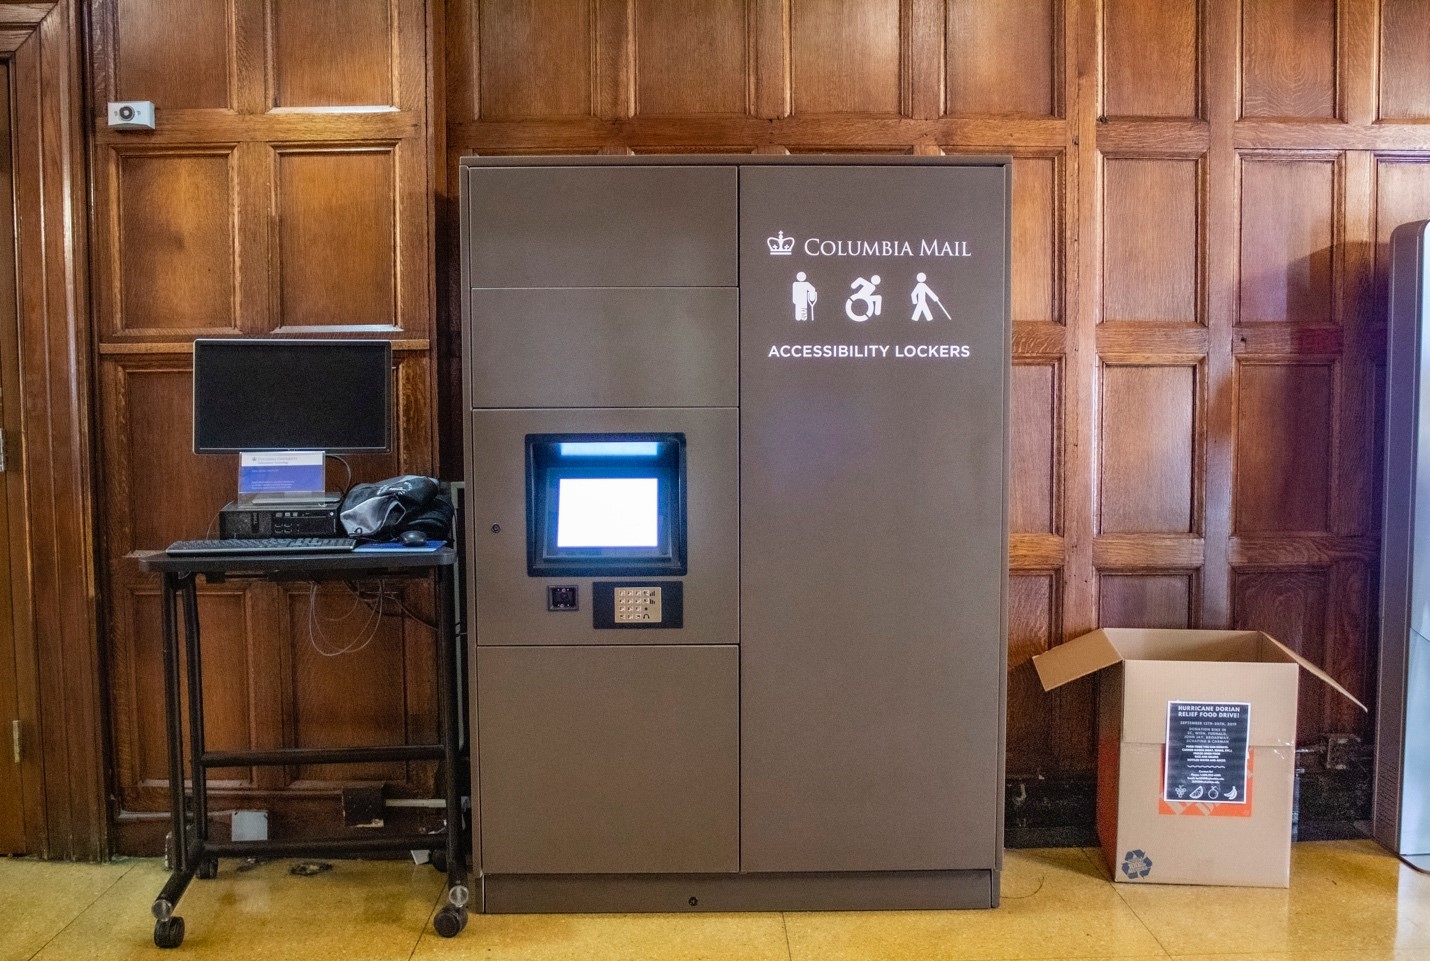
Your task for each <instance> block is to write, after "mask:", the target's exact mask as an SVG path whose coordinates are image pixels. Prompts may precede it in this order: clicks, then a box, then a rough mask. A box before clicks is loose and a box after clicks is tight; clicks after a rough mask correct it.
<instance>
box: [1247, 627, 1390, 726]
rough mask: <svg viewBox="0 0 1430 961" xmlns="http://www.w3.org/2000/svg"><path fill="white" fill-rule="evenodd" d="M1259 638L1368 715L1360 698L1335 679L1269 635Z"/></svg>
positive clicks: (1368, 709)
mask: <svg viewBox="0 0 1430 961" xmlns="http://www.w3.org/2000/svg"><path fill="white" fill-rule="evenodd" d="M1261 636H1262V638H1263V639H1264V640H1265V641H1266V642H1267V643H1268V644H1272V645H1274V646H1275V649H1276V650H1277V651H1279V652H1280V653H1282V654H1284V655H1286V657H1287V658H1289V659H1290V660H1292V661H1293V662H1295V663H1296V664H1298V665H1300V667H1301V670H1303V671H1305V672H1306V673H1307V674H1310V675H1312V676H1313V677H1317V678H1320V679H1321V680H1322V681H1324V682H1325V683H1326V684H1329V685H1330V686H1331V687H1332V688H1333V689H1334V690H1335V691H1337V692H1338V693H1339V694H1340V695H1341V696H1342V697H1344V698H1346V699H1347V700H1348V701H1350V702H1351V703H1352V704H1354V705H1355V706H1356V707H1358V708H1360V709H1361V710H1362V711H1365V712H1366V713H1367V714H1369V713H1370V708H1368V707H1366V706H1365V705H1364V704H1362V703H1361V702H1360V698H1358V697H1356V696H1355V695H1354V694H1352V693H1351V692H1350V691H1347V690H1346V689H1345V688H1343V687H1341V686H1340V685H1339V684H1337V683H1336V681H1335V679H1334V678H1332V677H1331V675H1329V674H1327V673H1326V672H1325V671H1323V670H1321V669H1320V668H1319V667H1317V666H1316V665H1314V664H1312V663H1311V662H1310V661H1308V660H1306V659H1305V658H1304V657H1302V656H1301V655H1300V654H1297V653H1296V652H1295V651H1293V650H1291V648H1289V647H1287V646H1286V645H1285V644H1282V643H1281V642H1280V641H1278V640H1277V639H1276V638H1274V637H1272V636H1271V635H1270V634H1262V635H1261Z"/></svg>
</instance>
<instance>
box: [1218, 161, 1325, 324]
mask: <svg viewBox="0 0 1430 961" xmlns="http://www.w3.org/2000/svg"><path fill="white" fill-rule="evenodd" d="M1335 213H1336V164H1335V162H1334V161H1332V160H1298V159H1289V158H1284V157H1271V158H1263V157H1257V156H1251V157H1246V158H1244V160H1243V163H1242V167H1241V248H1240V255H1241V277H1240V295H1241V296H1240V304H1239V306H1240V320H1241V322H1242V323H1257V322H1263V321H1272V322H1291V323H1304V324H1329V323H1331V322H1332V320H1333V319H1334V304H1333V301H1332V263H1333V260H1332V254H1333V250H1332V245H1333V244H1334V242H1335Z"/></svg>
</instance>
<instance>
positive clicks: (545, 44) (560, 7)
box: [476, 0, 596, 120]
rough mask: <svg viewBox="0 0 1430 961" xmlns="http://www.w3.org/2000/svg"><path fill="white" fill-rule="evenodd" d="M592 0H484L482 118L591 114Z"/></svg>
mask: <svg viewBox="0 0 1430 961" xmlns="http://www.w3.org/2000/svg"><path fill="white" fill-rule="evenodd" d="M595 5H596V4H595V0H590V2H586V0H483V2H482V3H480V4H476V7H477V17H478V21H477V31H478V38H479V41H478V42H479V43H480V44H481V56H480V57H478V61H477V62H478V69H479V71H480V76H479V79H478V82H477V97H478V100H477V103H478V105H479V106H478V110H479V114H480V116H481V117H482V118H483V119H485V120H512V119H519V118H523V117H574V116H583V115H590V114H591V113H592V112H593V109H594V108H593V105H592V83H593V80H594V78H593V76H592V60H593V56H592V54H593V52H594V51H592V49H591V36H592V29H593V22H592V17H593V8H594V7H595Z"/></svg>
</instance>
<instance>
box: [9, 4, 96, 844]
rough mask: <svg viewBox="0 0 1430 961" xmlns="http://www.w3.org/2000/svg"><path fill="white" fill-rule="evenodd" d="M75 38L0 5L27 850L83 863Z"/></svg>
mask: <svg viewBox="0 0 1430 961" xmlns="http://www.w3.org/2000/svg"><path fill="white" fill-rule="evenodd" d="M21 31H23V32H24V33H25V36H23V37H21V36H20V32H21ZM80 31H81V26H80V11H79V5H78V3H76V2H75V0H61V2H58V3H29V4H5V5H0V36H3V38H4V42H5V45H6V49H7V50H8V51H9V57H10V60H11V64H12V70H13V73H12V84H13V88H14V110H15V131H16V138H15V139H16V144H15V184H16V189H15V195H16V225H17V238H16V239H17V252H18V273H19V308H20V309H19V318H20V342H21V378H22V398H21V403H22V406H23V410H24V418H25V425H26V427H25V437H24V453H23V458H22V460H23V469H24V471H25V486H26V489H27V491H28V498H27V505H26V506H27V509H28V524H29V533H30V579H31V589H32V599H33V605H32V609H33V612H34V615H33V629H34V637H35V641H36V643H35V655H36V661H37V666H38V680H39V683H38V687H39V690H38V699H37V700H38V714H39V730H40V747H41V756H42V766H43V784H44V798H45V805H44V806H45V812H44V829H43V836H42V837H40V838H38V839H37V841H38V842H39V843H38V844H37V845H36V847H35V851H36V853H37V854H40V855H42V856H45V857H50V858H67V859H73V860H90V861H94V860H99V859H101V858H103V857H105V856H107V854H108V833H109V826H108V806H107V803H106V800H105V799H106V797H107V794H108V792H107V789H106V784H107V782H106V777H105V750H104V745H105V736H104V713H103V707H102V705H103V698H102V694H101V679H102V676H103V675H102V670H101V655H100V649H99V644H98V618H97V603H96V601H97V597H96V595H97V590H96V574H95V572H96V565H95V551H94V523H93V521H94V491H93V477H94V469H93V457H92V449H91V424H90V419H91V402H90V396H91V389H92V377H91V373H90V372H91V367H92V364H91V358H90V349H91V343H90V312H89V301H88V268H87V263H88V261H87V243H86V237H87V233H86V231H87V224H86V211H87V209H88V200H87V197H88V191H87V188H86V175H85V146H84V133H83V118H84V115H85V110H84V102H85V98H84V87H83V83H82V79H81V72H80V63H79V58H78V54H79V51H80V35H81V32H80Z"/></svg>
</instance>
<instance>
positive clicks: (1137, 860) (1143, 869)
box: [1122, 849, 1152, 880]
mask: <svg viewBox="0 0 1430 961" xmlns="http://www.w3.org/2000/svg"><path fill="white" fill-rule="evenodd" d="M1122 873H1123V874H1125V875H1127V877H1128V878H1130V879H1132V880H1136V879H1137V878H1145V877H1146V876H1147V875H1149V874H1151V873H1152V859H1151V858H1149V857H1148V856H1147V855H1146V854H1145V853H1144V852H1143V851H1142V850H1141V849H1138V850H1135V851H1128V852H1127V857H1125V858H1123V860H1122Z"/></svg>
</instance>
